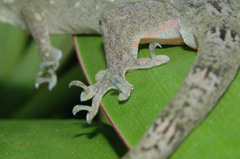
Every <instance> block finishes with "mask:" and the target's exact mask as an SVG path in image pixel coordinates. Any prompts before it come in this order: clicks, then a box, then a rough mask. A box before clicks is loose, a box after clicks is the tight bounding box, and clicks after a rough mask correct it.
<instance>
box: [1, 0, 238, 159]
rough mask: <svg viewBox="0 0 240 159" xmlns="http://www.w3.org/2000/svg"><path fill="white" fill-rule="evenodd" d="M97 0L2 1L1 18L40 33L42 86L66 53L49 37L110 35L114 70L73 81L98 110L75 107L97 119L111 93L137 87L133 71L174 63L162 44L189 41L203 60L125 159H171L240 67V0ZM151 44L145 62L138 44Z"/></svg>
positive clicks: (109, 55)
mask: <svg viewBox="0 0 240 159" xmlns="http://www.w3.org/2000/svg"><path fill="white" fill-rule="evenodd" d="M91 2H93V1H88V2H86V1H81V0H78V1H77V0H76V1H73V0H69V1H67V2H66V1H58V0H49V1H41V0H39V1H30V0H19V1H14V0H1V1H0V8H1V10H0V21H2V22H8V23H11V24H13V25H16V26H18V27H20V28H21V29H23V30H26V31H29V32H30V33H31V34H32V35H33V37H34V39H35V41H36V44H37V46H38V48H39V52H40V57H41V58H42V61H43V63H42V64H40V68H41V69H42V71H40V73H39V74H38V75H37V80H36V87H38V85H39V84H41V83H43V82H48V83H49V89H52V88H53V86H54V85H55V84H56V75H55V73H54V71H55V70H56V68H57V67H58V65H59V60H60V58H61V52H60V50H58V49H56V48H54V47H52V46H51V43H50V40H49V34H76V33H102V34H103V42H104V48H105V52H106V59H107V65H108V68H107V70H105V71H103V70H102V71H99V73H98V74H97V75H96V83H95V84H94V85H93V86H86V85H84V84H83V83H82V82H80V81H72V82H71V83H70V86H72V85H75V86H80V87H82V88H83V89H84V91H83V92H82V94H81V100H83V101H84V100H88V99H91V98H93V104H92V107H89V106H83V105H77V106H75V107H74V109H73V113H74V114H76V113H77V112H78V111H81V110H87V111H89V112H88V114H87V121H88V122H89V123H90V122H91V120H92V119H93V118H94V116H95V115H96V113H97V111H98V106H99V103H100V101H101V99H102V97H103V95H104V94H105V93H106V92H107V91H108V90H110V89H116V90H118V91H119V92H120V94H119V100H120V101H123V100H127V99H128V98H129V96H130V93H131V91H132V89H133V86H132V85H131V84H130V83H128V82H127V81H126V79H125V77H124V76H125V73H126V71H133V70H136V69H146V68H151V67H154V66H158V65H161V64H164V63H167V62H168V61H169V58H168V57H167V56H160V55H158V56H156V55H155V53H154V49H155V47H157V46H160V45H159V44H174V45H175V44H176V45H180V44H184V43H185V44H187V45H188V46H190V47H192V48H195V49H197V50H198V53H197V58H196V61H195V63H194V65H193V67H192V69H191V70H190V72H189V74H188V76H187V77H186V79H185V81H184V82H183V84H182V86H181V87H180V89H179V91H178V93H177V94H176V95H175V96H174V97H173V98H172V100H171V101H170V102H169V104H168V105H167V106H166V107H165V108H164V110H163V111H162V112H161V113H160V114H159V116H158V117H157V119H156V121H155V122H154V123H153V125H152V126H151V127H150V128H149V130H148V131H147V132H146V134H145V135H144V136H143V138H142V139H141V141H140V142H139V144H137V145H136V147H135V148H133V149H132V150H130V152H129V153H128V154H126V155H125V156H124V157H123V158H161V159H164V158H167V157H168V156H169V155H170V154H171V153H172V152H173V151H174V150H175V149H176V148H177V146H178V145H179V144H180V143H181V142H182V141H183V140H184V139H185V138H186V137H187V135H188V134H189V133H190V132H191V131H192V129H194V128H195V127H196V126H197V125H198V124H199V123H200V122H201V121H202V120H203V119H204V117H205V116H206V115H207V114H208V113H209V112H210V111H211V110H212V108H213V107H214V105H215V104H216V103H217V101H218V99H219V98H220V97H221V95H222V94H223V93H224V91H225V90H226V89H227V87H228V86H229V84H230V83H231V81H232V79H233V78H234V76H235V74H236V72H237V69H238V66H239V63H238V61H239V55H238V54H237V53H239V33H240V31H239V29H238V28H239V27H237V26H239V12H238V10H239V4H238V2H237V1H209V0H201V1H184V0H183V1H175V0H171V1H166V2H164V1H159V2H153V1H146V2H142V1H139V2H132V1H131V3H123V4H119V5H114V6H113V7H110V8H107V7H109V6H111V5H112V4H113V1H102V0H101V1H94V3H91ZM119 2H127V1H119ZM88 4H89V6H88ZM96 4H97V5H96ZM62 6H69V8H70V9H72V10H71V11H70V10H69V8H68V7H62ZM79 6H80V7H81V8H80V9H81V10H79V8H78V7H79ZM76 8H78V9H76ZM89 9H91V12H90V11H89ZM100 10H101V11H100ZM49 11H51V12H49ZM84 11H85V12H84ZM102 11H104V12H103V14H102V16H101V18H100V29H99V27H98V24H99V23H98V20H99V17H100V15H101V12H102ZM63 13H64V14H63ZM90 13H91V14H90ZM68 17H71V18H68ZM81 17H82V18H83V19H81ZM136 17H137V18H136ZM150 42H153V43H151V44H150V52H151V58H145V59H137V50H138V45H139V44H140V43H150ZM156 42H157V43H156ZM158 43H159V44H158Z"/></svg>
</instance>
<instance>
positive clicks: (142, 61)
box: [139, 58, 149, 65]
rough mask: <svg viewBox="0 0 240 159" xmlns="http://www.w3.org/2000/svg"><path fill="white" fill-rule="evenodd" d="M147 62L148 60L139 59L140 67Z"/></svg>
mask: <svg viewBox="0 0 240 159" xmlns="http://www.w3.org/2000/svg"><path fill="white" fill-rule="evenodd" d="M148 60H149V58H142V59H139V63H140V64H141V65H144V64H145V63H146V62H147V61H148Z"/></svg>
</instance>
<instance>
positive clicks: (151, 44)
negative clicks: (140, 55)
mask: <svg viewBox="0 0 240 159" xmlns="http://www.w3.org/2000/svg"><path fill="white" fill-rule="evenodd" d="M157 46H158V47H160V48H162V45H160V44H159V43H157V42H152V43H150V44H149V50H150V53H151V58H152V59H153V60H156V59H157V58H156V54H155V51H154V50H155V48H156V47H157Z"/></svg>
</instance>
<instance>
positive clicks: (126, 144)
mask: <svg viewBox="0 0 240 159" xmlns="http://www.w3.org/2000/svg"><path fill="white" fill-rule="evenodd" d="M73 43H74V48H75V51H76V54H77V58H78V61H79V64H80V66H81V68H82V71H83V74H84V76H85V78H86V80H87V82H88V84H89V85H91V82H90V80H89V78H88V76H87V73H86V71H85V70H86V69H85V67H84V65H83V62H82V60H81V58H80V54H81V52H79V49H78V45H77V40H76V36H73ZM99 106H100V107H101V109H102V110H103V112H104V114H105V115H106V117H107V118H108V120H109V122H110V123H111V124H112V126H113V128H114V130H115V131H116V133H117V134H118V136H119V137H120V139H121V140H122V141H123V143H124V144H125V146H126V147H127V149H128V150H130V149H131V147H130V145H129V144H128V143H127V141H126V140H125V138H124V137H123V136H122V134H121V133H120V131H119V130H118V128H117V127H116V125H115V124H114V122H113V121H112V119H111V117H110V116H109V115H108V112H107V111H106V109H105V108H104V106H103V105H102V103H100V104H99Z"/></svg>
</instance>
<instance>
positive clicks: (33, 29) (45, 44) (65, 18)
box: [0, 0, 137, 90]
mask: <svg viewBox="0 0 240 159" xmlns="http://www.w3.org/2000/svg"><path fill="white" fill-rule="evenodd" d="M129 1H137V0H117V1H114V0H87V1H86V0H0V22H5V23H9V24H13V25H15V26H17V27H19V28H20V29H22V30H25V31H27V32H30V33H31V34H32V36H33V38H34V40H35V42H36V44H37V47H38V50H39V53H40V57H41V59H42V63H41V64H40V68H41V71H40V72H39V73H38V75H37V78H36V83H35V86H36V87H37V88H38V86H39V85H40V84H41V83H44V82H47V83H49V85H48V88H49V90H51V89H52V88H53V87H54V86H55V85H56V83H57V76H56V75H55V70H56V69H57V68H58V66H59V62H60V59H61V57H62V52H61V50H59V49H57V48H55V47H53V46H52V45H51V41H50V38H49V35H50V34H86V33H87V34H89V33H91V34H100V29H99V26H98V23H99V17H100V15H101V13H102V11H103V10H104V9H105V8H106V7H109V6H111V5H114V4H117V3H121V2H129Z"/></svg>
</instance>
